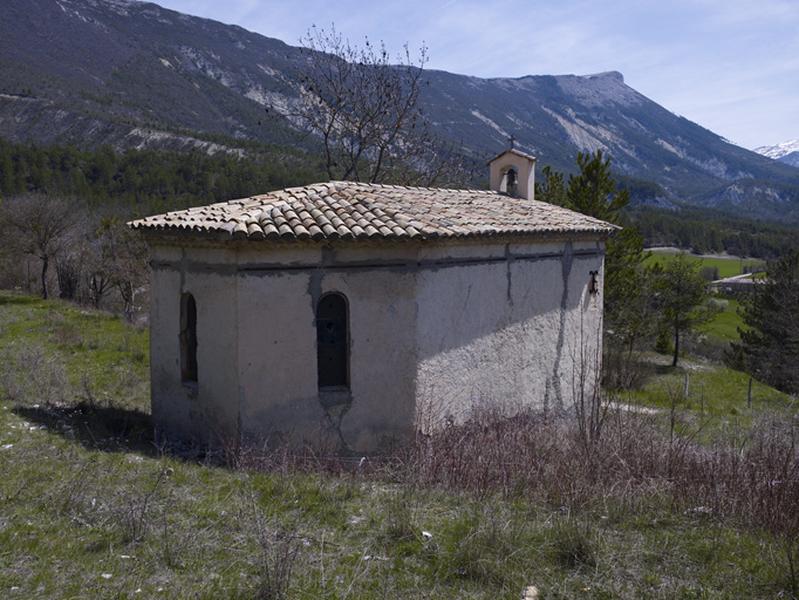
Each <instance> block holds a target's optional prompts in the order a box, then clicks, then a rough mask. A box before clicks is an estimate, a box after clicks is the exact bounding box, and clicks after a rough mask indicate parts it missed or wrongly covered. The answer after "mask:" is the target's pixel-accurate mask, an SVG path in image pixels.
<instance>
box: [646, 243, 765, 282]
mask: <svg viewBox="0 0 799 600" xmlns="http://www.w3.org/2000/svg"><path fill="white" fill-rule="evenodd" d="M680 253H681V251H679V250H677V249H675V248H652V249H650V250H649V256H648V257H647V258H646V261H645V264H646V265H654V264H660V265H664V266H665V265H666V264H668V262H670V261H672V260H674V258H675V257H676V256H677V255H678V254H680ZM683 254H684V256H685V257H686V258H688V260H690V261H692V262H694V263H697V264H699V265H700V266H701V267H710V268H715V269H718V274H719V278H720V279H723V278H725V277H734V276H735V275H741V274H742V273H748V272H757V271H761V270H762V269H763V268H764V267H765V262H764V261H763V260H760V259H757V258H743V257H739V256H706V255H698V254H690V253H683Z"/></svg>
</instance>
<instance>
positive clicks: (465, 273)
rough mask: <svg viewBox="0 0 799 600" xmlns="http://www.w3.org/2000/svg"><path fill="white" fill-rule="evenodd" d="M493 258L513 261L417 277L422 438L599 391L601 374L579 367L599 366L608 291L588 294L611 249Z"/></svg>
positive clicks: (563, 246) (552, 247)
mask: <svg viewBox="0 0 799 600" xmlns="http://www.w3.org/2000/svg"><path fill="white" fill-rule="evenodd" d="M492 250H493V253H492V254H491V255H489V256H487V257H486V258H489V259H490V258H491V257H492V256H493V257H498V256H500V257H505V256H506V259H505V260H502V261H486V262H483V263H480V262H475V263H474V264H469V265H467V266H457V267H450V268H446V269H440V270H426V271H422V272H420V273H419V275H418V280H417V299H418V304H419V318H418V320H417V341H418V345H419V367H418V375H417V383H416V386H417V387H416V403H417V419H418V427H419V428H421V429H422V430H426V429H429V428H430V427H435V426H436V425H438V424H440V423H441V422H442V421H451V422H459V421H463V420H464V419H466V418H468V416H469V415H470V414H471V413H472V412H473V411H474V410H481V409H488V408H491V409H495V410H500V411H501V412H503V413H505V414H513V413H515V412H518V411H519V410H521V409H524V408H535V409H547V410H550V409H551V410H560V409H563V408H566V407H568V406H571V404H572V403H573V400H574V394H575V392H576V391H578V386H579V385H582V384H583V383H585V384H586V388H585V389H586V391H587V392H590V391H591V388H592V384H593V382H594V376H595V373H596V372H595V370H594V369H592V370H591V372H586V373H585V374H584V376H581V373H580V370H579V368H580V366H581V365H584V366H585V367H588V368H592V367H593V365H594V361H595V360H596V358H597V353H596V350H597V348H598V346H597V345H598V344H600V343H601V319H602V297H601V291H600V294H597V295H590V294H589V293H588V285H589V282H590V280H591V274H590V272H591V271H601V269H602V262H603V256H602V253H603V251H604V248H603V245H602V244H601V243H598V242H593V243H558V244H525V245H514V244H510V245H507V246H504V247H495V248H493V249H492ZM599 277H600V280H601V273H600V274H599ZM581 333H582V335H581ZM581 352H582V355H581ZM583 357H584V358H585V359H583Z"/></svg>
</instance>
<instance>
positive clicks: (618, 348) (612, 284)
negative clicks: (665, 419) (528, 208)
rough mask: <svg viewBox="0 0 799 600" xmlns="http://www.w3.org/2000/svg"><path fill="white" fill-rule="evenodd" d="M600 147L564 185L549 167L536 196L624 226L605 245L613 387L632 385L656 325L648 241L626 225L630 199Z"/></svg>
mask: <svg viewBox="0 0 799 600" xmlns="http://www.w3.org/2000/svg"><path fill="white" fill-rule="evenodd" d="M610 164H611V163H610V159H609V158H606V157H605V156H604V155H603V154H602V152H601V151H597V152H596V153H595V154H584V153H582V152H581V153H578V155H577V166H578V167H579V169H580V171H579V173H578V174H577V175H570V176H569V179H568V182H567V183H564V177H563V175H562V174H561V173H557V172H554V171H552V169H551V168H550V167H548V166H547V167H544V169H543V171H542V174H543V177H542V182H541V184H540V185H539V186H537V188H536V197H537V198H538V199H540V200H543V201H545V202H551V203H553V204H559V205H562V206H566V207H567V208H571V209H572V210H576V211H578V212H581V213H583V214H586V215H589V216H592V217H596V218H598V219H602V220H604V221H609V222H610V223H615V224H618V225H622V226H623V228H622V229H621V230H620V231H617V232H616V233H615V234H613V235H612V236H611V237H610V239H609V240H608V241H607V244H606V248H605V285H604V296H605V334H606V335H605V341H606V344H605V346H606V348H605V349H606V354H608V355H609V358H610V360H608V361H606V367H607V368H606V379H609V381H608V382H607V383H609V384H610V385H611V386H613V387H626V386H628V385H631V384H632V381H631V369H630V367H631V361H632V359H633V351H634V349H635V346H636V344H637V343H638V342H639V341H640V340H641V339H642V338H644V337H646V336H647V335H648V334H649V333H650V330H651V329H652V321H653V319H652V314H651V306H650V303H649V282H648V278H647V273H648V272H647V271H646V269H645V268H644V258H645V253H644V241H643V238H642V237H641V235H640V234H639V233H638V230H637V229H636V228H635V227H633V226H631V225H630V224H629V223H627V222H626V221H625V220H624V218H623V216H622V210H623V209H624V208H625V207H626V206H627V204H628V203H629V200H630V198H629V194H628V192H627V191H626V190H619V189H618V186H617V185H616V181H615V180H614V178H613V175H612V173H611V168H610Z"/></svg>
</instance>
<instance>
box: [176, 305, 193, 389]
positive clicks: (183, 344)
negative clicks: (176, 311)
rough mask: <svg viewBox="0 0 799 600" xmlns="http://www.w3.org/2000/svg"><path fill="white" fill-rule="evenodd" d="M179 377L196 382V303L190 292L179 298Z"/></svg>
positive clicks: (185, 381)
mask: <svg viewBox="0 0 799 600" xmlns="http://www.w3.org/2000/svg"><path fill="white" fill-rule="evenodd" d="M180 378H181V380H182V381H183V382H184V383H197V303H196V302H195V301H194V296H192V295H191V294H183V296H182V297H181V299H180Z"/></svg>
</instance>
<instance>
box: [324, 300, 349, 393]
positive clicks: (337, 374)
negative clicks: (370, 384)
mask: <svg viewBox="0 0 799 600" xmlns="http://www.w3.org/2000/svg"><path fill="white" fill-rule="evenodd" d="M316 364H317V371H318V375H319V387H320V388H334V387H348V386H349V318H348V315H347V299H346V298H345V297H344V296H343V295H342V294H337V293H333V294H325V295H324V296H322V297H321V298H320V299H319V304H317V306H316Z"/></svg>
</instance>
